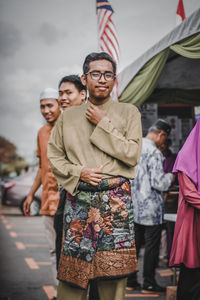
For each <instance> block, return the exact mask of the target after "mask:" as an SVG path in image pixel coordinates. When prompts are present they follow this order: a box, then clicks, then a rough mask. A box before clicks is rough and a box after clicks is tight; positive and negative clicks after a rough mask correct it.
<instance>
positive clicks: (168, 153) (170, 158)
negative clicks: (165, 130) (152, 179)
mask: <svg viewBox="0 0 200 300" xmlns="http://www.w3.org/2000/svg"><path fill="white" fill-rule="evenodd" d="M171 145H172V141H171V139H166V141H165V143H163V148H162V150H161V152H162V154H163V155H164V157H165V159H164V163H163V169H164V172H165V173H171V172H172V169H173V166H174V163H175V160H176V154H175V153H173V152H172V150H171V149H170V147H171Z"/></svg>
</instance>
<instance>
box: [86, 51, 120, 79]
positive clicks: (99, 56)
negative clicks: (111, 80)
mask: <svg viewBox="0 0 200 300" xmlns="http://www.w3.org/2000/svg"><path fill="white" fill-rule="evenodd" d="M102 59H105V60H108V61H110V62H111V64H112V66H113V73H114V74H116V69H117V66H116V62H115V61H114V60H113V58H112V57H111V56H110V55H109V54H108V53H106V52H92V53H90V54H88V55H87V56H86V58H85V61H84V63H83V74H86V73H87V72H88V71H89V68H90V66H89V64H90V62H92V61H95V60H102Z"/></svg>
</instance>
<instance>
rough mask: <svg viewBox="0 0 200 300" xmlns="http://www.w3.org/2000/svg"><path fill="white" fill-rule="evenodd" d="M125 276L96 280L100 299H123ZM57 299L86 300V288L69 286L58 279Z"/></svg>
mask: <svg viewBox="0 0 200 300" xmlns="http://www.w3.org/2000/svg"><path fill="white" fill-rule="evenodd" d="M126 281H127V278H123V279H114V280H108V279H107V280H98V281H97V285H98V293H99V298H100V300H124V297H125V289H126ZM57 300H87V290H83V289H79V288H76V287H72V286H70V285H69V284H68V283H66V282H62V281H59V284H58V294H57Z"/></svg>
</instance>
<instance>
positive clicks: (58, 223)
mask: <svg viewBox="0 0 200 300" xmlns="http://www.w3.org/2000/svg"><path fill="white" fill-rule="evenodd" d="M65 198H66V191H65V190H64V189H63V188H61V190H60V201H59V204H58V208H57V211H56V213H55V215H54V229H55V232H56V266H57V269H58V264H59V259H60V253H61V248H62V238H63V213H64V207H65Z"/></svg>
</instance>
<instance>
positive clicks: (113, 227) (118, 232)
mask: <svg viewBox="0 0 200 300" xmlns="http://www.w3.org/2000/svg"><path fill="white" fill-rule="evenodd" d="M80 188H81V189H82V190H79V191H78V193H77V195H76V196H74V197H73V196H71V195H70V194H68V193H67V195H66V204H65V209H64V243H63V250H62V255H61V261H60V266H61V265H62V256H63V260H64V261H65V260H66V258H64V257H66V256H69V257H71V259H72V260H73V258H74V259H75V260H76V262H77V259H78V260H80V261H85V263H89V264H90V266H91V272H90V275H88V276H89V277H90V278H89V279H92V278H96V277H98V274H94V272H93V271H92V270H94V269H95V268H96V269H97V270H98V266H95V268H93V267H92V264H93V263H94V257H98V252H101V251H103V252H104V253H108V254H109V255H111V253H112V251H115V252H116V251H118V250H123V249H124V250H128V249H133V246H134V251H135V245H134V225H133V208H132V200H131V193H130V184H129V181H127V179H124V178H116V179H111V180H109V179H108V180H106V179H104V180H102V181H101V184H100V185H99V186H98V188H96V191H95V190H94V189H93V186H91V185H88V184H85V183H81V184H80V186H79V189H80ZM122 252H123V251H122ZM122 252H120V253H122ZM132 253H133V252H132ZM126 256H127V253H126ZM71 259H70V261H71ZM105 260H106V257H105ZM132 265H133V266H132V272H133V271H134V270H135V269H136V268H137V266H136V257H135V260H133V262H132ZM120 266H121V265H120ZM74 268H76V266H75V265H74ZM120 268H121V267H120ZM130 268H131V267H130ZM61 269H62V270H63V266H62V267H61V268H60V270H61ZM118 272H119V274H117V275H122V274H127V271H126V270H123V268H121V269H120V270H118ZM61 273H62V271H60V272H58V278H59V279H61V280H66V281H70V280H68V278H66V279H65V278H63V276H62V274H61ZM108 273H109V272H108ZM128 273H130V270H129V271H128ZM101 275H102V274H101ZM106 276H108V275H106ZM110 276H112V274H110ZM72 281H73V280H72Z"/></svg>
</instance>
